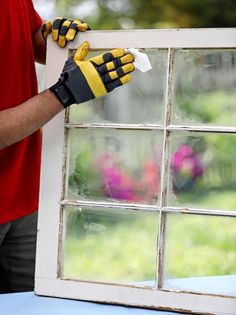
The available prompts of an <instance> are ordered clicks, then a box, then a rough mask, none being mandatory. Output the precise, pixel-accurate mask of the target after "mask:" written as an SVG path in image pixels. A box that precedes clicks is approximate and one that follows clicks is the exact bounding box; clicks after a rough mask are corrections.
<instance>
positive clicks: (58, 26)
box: [41, 17, 90, 48]
mask: <svg viewBox="0 0 236 315" xmlns="http://www.w3.org/2000/svg"><path fill="white" fill-rule="evenodd" d="M87 30H90V27H89V26H88V24H87V23H84V22H82V21H80V20H69V19H65V18H61V17H58V18H56V19H55V20H54V22H53V23H51V22H50V21H45V22H44V23H43V25H42V28H41V32H42V35H43V37H44V39H45V40H46V39H47V36H48V35H49V34H50V33H52V39H53V40H54V41H56V42H57V43H58V45H59V47H61V48H64V47H65V46H66V44H67V43H68V42H70V41H72V40H74V38H75V36H76V34H77V32H78V31H80V32H85V31H87Z"/></svg>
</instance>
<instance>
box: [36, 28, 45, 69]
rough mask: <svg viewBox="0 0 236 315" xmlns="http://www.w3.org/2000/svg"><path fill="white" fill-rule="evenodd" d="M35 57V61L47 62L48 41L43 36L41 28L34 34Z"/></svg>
mask: <svg viewBox="0 0 236 315" xmlns="http://www.w3.org/2000/svg"><path fill="white" fill-rule="evenodd" d="M33 46H34V57H35V61H36V62H38V63H41V64H45V63H46V41H45V39H44V38H43V35H42V32H41V29H38V30H37V31H36V32H35V33H34V35H33Z"/></svg>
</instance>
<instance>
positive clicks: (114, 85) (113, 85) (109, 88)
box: [106, 74, 131, 92]
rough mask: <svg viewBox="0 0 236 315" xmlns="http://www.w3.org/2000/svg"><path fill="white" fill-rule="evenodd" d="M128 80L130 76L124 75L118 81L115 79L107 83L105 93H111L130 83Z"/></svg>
mask: <svg viewBox="0 0 236 315" xmlns="http://www.w3.org/2000/svg"><path fill="white" fill-rule="evenodd" d="M130 80H131V75H130V74H126V75H124V76H123V77H121V78H119V79H116V80H114V81H112V82H109V83H107V84H106V89H107V92H111V91H112V90H114V89H115V88H117V87H119V86H121V85H123V84H126V83H128V82H130Z"/></svg>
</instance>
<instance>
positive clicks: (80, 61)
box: [50, 41, 134, 107]
mask: <svg viewBox="0 0 236 315" xmlns="http://www.w3.org/2000/svg"><path fill="white" fill-rule="evenodd" d="M89 48H90V47H89V43H88V42H87V41H86V42H84V43H83V44H82V45H81V46H80V47H79V48H78V50H77V51H76V53H75V55H74V57H69V59H68V60H67V61H66V63H65V66H64V68H63V70H62V73H61V76H60V79H59V80H58V82H57V83H56V84H54V85H53V86H52V87H51V88H50V90H51V91H52V92H53V93H54V94H55V95H56V96H57V98H58V99H59V100H60V102H61V103H62V104H63V106H64V107H67V106H69V105H71V104H74V103H77V104H79V103H83V102H86V101H89V100H91V99H94V98H96V97H99V96H103V95H106V94H107V93H109V92H111V91H112V90H114V89H115V88H117V87H119V86H121V85H123V84H126V83H128V82H129V81H130V80H131V75H130V72H132V71H133V70H134V65H133V63H132V62H133V60H134V56H133V55H132V54H130V53H126V52H125V51H124V49H121V48H117V49H113V50H111V51H109V52H106V53H103V54H100V55H97V56H95V57H92V58H90V59H88V60H85V58H86V56H87V54H88V52H89Z"/></svg>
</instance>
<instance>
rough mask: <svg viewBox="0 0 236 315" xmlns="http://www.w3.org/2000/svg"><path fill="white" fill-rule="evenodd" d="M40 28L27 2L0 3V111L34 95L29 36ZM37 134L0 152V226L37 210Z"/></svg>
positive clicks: (38, 133)
mask: <svg viewBox="0 0 236 315" xmlns="http://www.w3.org/2000/svg"><path fill="white" fill-rule="evenodd" d="M41 24H42V21H41V18H40V17H39V15H38V14H37V12H36V11H35V10H34V7H33V4H32V1H31V0H1V9H0V30H1V31H0V58H1V75H0V91H1V93H0V110H3V109H7V108H11V107H14V106H16V105H19V104H21V103H22V102H24V101H26V100H27V99H29V98H31V97H32V96H34V95H36V94H37V79H36V73H35V65H34V50H33V44H32V35H33V33H34V32H35V31H37V30H38V29H39V28H40V26H41ZM40 157H41V133H40V130H38V131H37V132H35V133H34V134H33V135H32V136H30V137H28V138H26V139H24V140H22V141H20V142H18V143H16V144H14V145H11V146H9V147H7V148H4V149H2V150H0V224H2V223H5V222H8V221H12V220H14V219H17V218H20V217H22V216H24V215H27V214H30V213H32V212H34V211H36V210H37V208H38V192H39V172H40Z"/></svg>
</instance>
